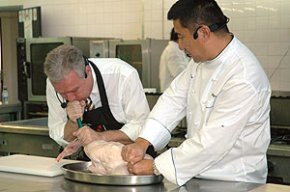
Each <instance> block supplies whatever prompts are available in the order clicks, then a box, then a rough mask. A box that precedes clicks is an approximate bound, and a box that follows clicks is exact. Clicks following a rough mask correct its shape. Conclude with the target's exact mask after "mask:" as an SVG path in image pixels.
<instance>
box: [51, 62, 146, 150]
mask: <svg viewBox="0 0 290 192" xmlns="http://www.w3.org/2000/svg"><path fill="white" fill-rule="evenodd" d="M89 60H90V61H92V62H93V63H94V64H95V65H96V66H97V67H98V69H99V70H100V72H101V74H102V77H103V81H104V85H105V88H106V93H107V97H108V102H109V106H110V109H111V112H112V114H113V116H114V117H115V119H116V120H117V121H118V122H120V123H124V124H125V125H124V126H123V127H122V128H121V129H120V130H121V131H123V132H124V133H125V134H126V135H128V137H129V138H130V139H132V140H135V139H136V138H137V136H138V134H139V132H140V129H141V125H142V124H144V121H145V119H146V117H147V116H148V114H149V106H148V103H147V100H146V96H145V93H144V91H143V87H142V84H141V82H140V79H139V76H138V73H137V71H136V70H135V68H133V67H132V66H130V65H129V64H127V63H125V62H124V61H122V60H120V59H116V58H98V59H96V58H94V59H89ZM90 67H91V70H92V71H93V73H92V74H93V78H94V85H93V90H92V93H91V95H90V97H91V99H92V101H93V103H94V105H95V107H96V108H97V107H100V106H101V100H100V95H99V89H98V85H97V82H96V75H95V73H94V70H93V68H92V66H90ZM59 96H60V95H59ZM46 98H47V104H48V108H49V113H48V127H49V136H50V137H51V138H52V139H54V140H55V141H56V142H57V143H58V144H59V145H62V146H64V145H66V144H68V142H67V141H66V140H64V139H63V138H64V126H65V124H66V122H67V113H66V111H65V109H63V108H61V106H60V102H59V101H58V99H57V97H56V92H55V89H54V87H53V86H52V84H51V82H50V81H49V80H48V79H47V87H46ZM60 98H61V99H62V97H61V96H60Z"/></svg>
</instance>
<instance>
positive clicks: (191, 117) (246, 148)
mask: <svg viewBox="0 0 290 192" xmlns="http://www.w3.org/2000/svg"><path fill="white" fill-rule="evenodd" d="M270 96H271V88H270V85H269V81H268V78H267V76H266V74H265V73H264V71H263V69H262V67H261V65H260V64H259V61H258V60H257V59H256V57H255V56H254V55H253V54H252V53H251V52H250V51H249V49H247V48H246V47H245V46H244V45H243V44H242V43H241V42H240V41H239V40H238V39H236V38H235V37H234V38H233V40H232V41H231V42H230V44H229V45H228V46H227V47H226V48H225V49H224V50H223V51H222V53H221V54H219V55H218V56H217V57H216V58H215V59H213V60H212V61H207V62H203V63H194V62H193V61H191V62H190V63H189V66H188V67H187V68H186V70H184V71H183V72H182V74H180V75H179V76H178V77H177V78H176V79H175V80H174V81H173V82H172V84H171V85H170V87H169V88H168V89H167V90H166V91H165V92H164V94H163V95H162V96H161V97H160V99H159V100H158V102H157V104H156V105H155V107H154V108H153V110H152V112H151V113H150V114H149V117H148V119H147V120H146V122H145V125H144V127H143V129H142V131H141V134H140V137H142V138H145V139H146V140H148V141H149V142H150V143H151V144H152V145H153V146H154V147H155V149H156V150H159V149H161V148H163V147H165V146H166V144H167V143H168V142H169V140H170V138H171V135H170V132H171V131H172V130H173V129H174V128H175V126H176V125H177V124H178V123H179V121H180V120H181V119H182V118H183V117H184V116H185V115H186V120H187V135H186V138H187V139H186V140H185V141H184V142H183V143H182V144H181V145H180V146H179V147H177V148H171V149H169V150H167V151H165V152H164V153H162V154H161V155H159V156H158V157H157V158H156V159H155V164H156V167H157V169H158V170H159V171H160V172H161V173H162V174H163V175H164V176H165V178H166V179H168V180H169V181H171V182H173V183H176V184H178V185H183V184H184V183H186V182H187V181H188V180H190V179H191V178H192V177H198V178H207V179H216V180H229V181H243V182H255V183H265V181H266V176H267V159H266V152H267V148H268V145H269V143H270V121H269V112H270V103H269V101H270Z"/></svg>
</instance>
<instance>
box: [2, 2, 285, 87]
mask: <svg viewBox="0 0 290 192" xmlns="http://www.w3.org/2000/svg"><path fill="white" fill-rule="evenodd" d="M217 1H218V3H219V4H220V5H221V7H222V9H223V10H224V12H225V14H226V15H227V16H228V17H229V18H230V22H229V27H230V30H231V31H232V32H233V33H234V34H235V35H236V36H237V37H238V38H240V39H241V40H242V41H243V42H244V43H245V44H246V45H247V46H248V47H249V48H250V49H251V50H252V51H253V52H254V53H255V54H256V56H257V57H258V59H259V60H260V61H261V63H262V65H263V67H264V69H265V71H266V73H267V75H268V77H269V79H270V82H271V85H272V88H273V90H280V91H290V53H289V48H290V14H289V12H290V1H289V0H217ZM174 2H175V0H82V1H78V0H62V1H59V0H50V1H47V0H1V1H0V7H1V6H13V5H23V7H24V8H28V7H34V6H41V9H42V31H43V36H90V37H117V38H123V39H143V38H148V37H150V38H156V39H168V38H169V31H170V29H171V27H172V22H171V21H167V20H166V14H167V11H168V9H169V8H170V7H171V5H172V4H173V3H174Z"/></svg>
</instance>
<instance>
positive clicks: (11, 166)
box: [0, 154, 79, 177]
mask: <svg viewBox="0 0 290 192" xmlns="http://www.w3.org/2000/svg"><path fill="white" fill-rule="evenodd" d="M72 162H79V161H76V160H67V159H65V160H62V161H61V162H59V163H58V162H56V160H55V158H51V157H42V156H33V155H23V154H14V155H9V156H3V157H0V171H4V172H12V173H23V174H30V175H39V176H46V177H54V176H57V175H61V174H63V172H62V170H61V166H63V165H64V164H67V163H72Z"/></svg>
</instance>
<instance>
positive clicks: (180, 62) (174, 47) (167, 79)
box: [159, 41, 190, 92]
mask: <svg viewBox="0 0 290 192" xmlns="http://www.w3.org/2000/svg"><path fill="white" fill-rule="evenodd" d="M189 61H190V58H189V57H187V56H186V54H185V53H184V51H182V50H181V49H179V47H178V43H176V42H175V41H169V42H168V45H167V46H166V47H165V49H164V50H163V52H162V54H161V57H160V65H159V80H160V91H161V92H164V91H165V89H167V88H168V87H169V85H170V83H171V82H172V81H173V79H174V78H175V77H176V76H177V75H179V74H180V73H181V72H182V71H183V70H184V69H185V68H186V66H187V64H188V63H189Z"/></svg>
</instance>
